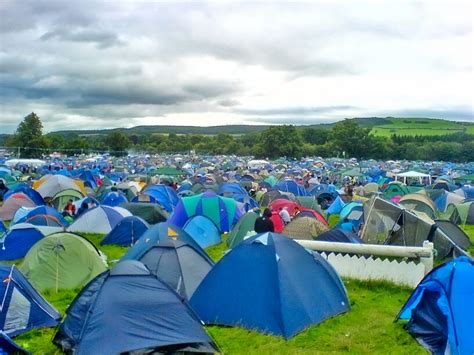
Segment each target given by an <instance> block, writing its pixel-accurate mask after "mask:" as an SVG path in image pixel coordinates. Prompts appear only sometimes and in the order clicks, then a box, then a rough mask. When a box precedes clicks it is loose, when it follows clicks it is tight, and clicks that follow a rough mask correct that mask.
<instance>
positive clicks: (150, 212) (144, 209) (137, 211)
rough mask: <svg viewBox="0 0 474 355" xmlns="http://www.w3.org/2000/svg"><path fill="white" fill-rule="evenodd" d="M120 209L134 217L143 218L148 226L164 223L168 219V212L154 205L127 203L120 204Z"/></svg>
mask: <svg viewBox="0 0 474 355" xmlns="http://www.w3.org/2000/svg"><path fill="white" fill-rule="evenodd" d="M120 207H122V208H125V209H126V210H127V211H129V212H130V213H132V214H133V215H134V216H138V217H141V218H143V219H144V220H145V221H147V222H148V223H149V224H156V223H161V222H165V221H166V220H167V219H168V217H169V214H168V212H166V211H165V210H164V209H163V208H161V207H160V206H159V205H157V204H154V203H153V204H152V203H140V202H129V203H123V204H121V205H120Z"/></svg>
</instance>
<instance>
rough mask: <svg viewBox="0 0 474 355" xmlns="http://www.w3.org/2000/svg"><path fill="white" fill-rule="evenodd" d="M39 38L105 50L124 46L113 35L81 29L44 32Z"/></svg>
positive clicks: (106, 32)
mask: <svg viewBox="0 0 474 355" xmlns="http://www.w3.org/2000/svg"><path fill="white" fill-rule="evenodd" d="M40 38H41V39H42V40H44V41H47V40H51V39H57V40H60V41H70V42H84V43H93V44H95V45H96V46H97V47H98V48H100V49H105V48H108V47H112V46H120V45H123V44H124V42H123V41H122V40H120V39H119V37H118V36H117V35H116V34H115V33H112V32H108V31H98V30H88V29H81V30H75V31H71V30H67V29H57V30H54V31H50V32H46V33H45V34H43V35H42V36H41V37H40Z"/></svg>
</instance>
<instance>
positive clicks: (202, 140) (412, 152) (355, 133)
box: [6, 113, 474, 162]
mask: <svg viewBox="0 0 474 355" xmlns="http://www.w3.org/2000/svg"><path fill="white" fill-rule="evenodd" d="M370 130H371V128H370V127H360V126H359V125H358V124H357V123H356V122H355V121H354V120H348V119H347V120H344V121H341V122H338V123H337V124H335V125H334V126H333V128H332V129H319V128H314V127H304V126H303V127H295V126H292V125H282V126H272V127H269V128H268V129H266V130H264V131H261V132H253V133H252V132H251V133H246V134H242V135H230V134H228V133H219V134H216V135H201V134H183V135H178V134H175V133H171V134H159V133H140V134H138V133H129V134H127V133H125V131H120V130H114V131H112V132H110V133H108V134H107V135H103V134H96V135H94V134H88V135H87V136H86V135H78V134H77V133H70V132H69V133H49V134H46V135H45V134H43V126H42V123H41V119H40V118H39V117H38V116H37V115H36V114H35V113H31V114H30V115H28V116H26V117H25V118H24V120H23V121H22V122H21V123H20V124H19V126H18V128H17V130H16V132H15V134H14V135H12V136H11V137H9V138H7V140H6V146H8V147H11V148H12V149H16V150H18V151H19V152H20V155H21V157H41V156H43V155H46V154H49V153H52V152H53V151H54V152H60V153H66V154H68V155H77V154H81V153H88V152H110V153H111V154H112V155H116V156H121V155H126V154H127V153H128V152H147V153H151V154H154V153H184V152H189V151H191V150H194V151H195V152H196V153H207V154H227V155H229V154H236V155H241V156H248V155H253V156H255V157H257V158H270V159H272V158H278V157H288V158H296V159H299V158H301V157H304V156H319V157H323V158H327V157H346V158H357V159H383V160H387V159H394V160H398V159H407V160H444V161H453V162H466V161H474V135H472V134H467V133H463V132H459V133H453V134H446V135H438V136H429V135H425V136H401V135H396V134H394V135H392V136H391V137H381V136H374V135H372V134H370Z"/></svg>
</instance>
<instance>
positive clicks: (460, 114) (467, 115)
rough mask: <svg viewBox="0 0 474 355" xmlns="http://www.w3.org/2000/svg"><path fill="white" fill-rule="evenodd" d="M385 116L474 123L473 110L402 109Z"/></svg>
mask: <svg viewBox="0 0 474 355" xmlns="http://www.w3.org/2000/svg"><path fill="white" fill-rule="evenodd" d="M384 115H385V116H387V115H390V116H393V117H420V118H443V119H448V120H456V121H474V111H473V108H472V107H471V108H456V107H453V108H451V107H450V108H445V109H436V108H426V109H400V110H390V111H386V112H385V114H384Z"/></svg>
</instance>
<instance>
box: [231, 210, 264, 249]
mask: <svg viewBox="0 0 474 355" xmlns="http://www.w3.org/2000/svg"><path fill="white" fill-rule="evenodd" d="M257 218H258V213H255V212H252V211H250V212H247V213H246V214H244V215H243V216H242V217H240V219H239V221H238V222H237V224H236V225H235V226H234V228H232V230H231V231H230V232H229V237H228V238H227V246H228V247H229V248H233V247H235V246H236V245H237V244H239V243H240V242H241V241H242V240H244V238H245V236H246V235H247V234H248V233H249V232H252V231H253V230H254V226H255V220H256V219H257Z"/></svg>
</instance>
